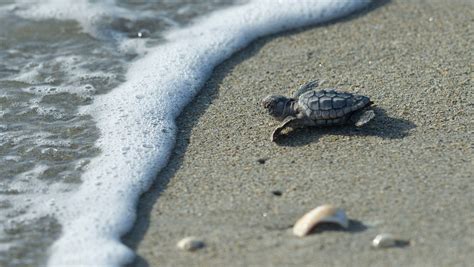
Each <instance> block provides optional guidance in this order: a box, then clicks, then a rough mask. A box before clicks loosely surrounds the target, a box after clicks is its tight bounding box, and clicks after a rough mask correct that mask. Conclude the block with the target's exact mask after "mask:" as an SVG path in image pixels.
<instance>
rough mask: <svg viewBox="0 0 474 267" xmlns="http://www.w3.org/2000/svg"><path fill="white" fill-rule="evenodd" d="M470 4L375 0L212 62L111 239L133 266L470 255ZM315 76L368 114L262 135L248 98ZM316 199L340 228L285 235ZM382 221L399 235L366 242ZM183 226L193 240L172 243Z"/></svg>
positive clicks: (473, 107)
mask: <svg viewBox="0 0 474 267" xmlns="http://www.w3.org/2000/svg"><path fill="white" fill-rule="evenodd" d="M473 10H474V1H466V0H456V1H449V2H448V1H442V0H435V1H421V0H420V1H382V3H381V2H379V4H378V5H375V6H373V8H372V9H371V10H368V11H367V12H362V13H359V14H357V15H353V16H351V17H349V18H346V19H343V20H340V21H337V22H334V23H330V24H327V25H322V26H318V27H311V28H306V29H301V30H298V31H293V32H289V33H285V34H281V35H276V36H271V37H268V38H264V39H260V40H258V41H256V42H254V43H253V44H252V45H250V46H249V47H247V48H246V49H244V50H243V51H241V52H239V53H237V54H236V55H234V56H233V57H232V58H230V59H229V60H227V61H225V62H224V63H222V64H221V65H220V66H218V67H217V68H216V70H215V72H214V74H213V75H212V77H211V78H210V80H209V81H208V82H207V83H206V85H205V86H204V88H203V89H202V91H201V93H200V94H199V95H198V96H197V97H196V98H195V100H194V101H193V102H192V103H191V104H190V105H189V106H188V107H187V108H186V109H185V110H184V112H183V113H182V115H181V116H180V117H179V120H178V122H177V123H178V126H179V129H180V130H179V134H178V136H177V144H176V149H175V152H174V153H173V155H172V157H171V159H170V162H169V164H168V166H167V167H166V168H165V169H164V170H163V171H162V172H161V173H159V175H158V177H157V181H156V183H155V184H154V185H153V186H152V187H151V189H150V191H149V192H148V193H146V194H145V195H143V197H142V199H141V201H140V204H139V212H138V216H139V219H138V221H137V223H136V225H135V228H134V229H133V230H132V231H131V233H129V234H128V235H127V236H126V237H124V240H125V242H126V244H128V245H129V246H130V247H132V248H134V249H136V251H137V254H138V255H139V257H138V258H137V260H136V262H134V263H133V266H469V265H470V264H472V262H474V253H473V251H474V227H473V226H474V157H473V142H474V123H473V118H474V97H473V96H474V90H473V88H472V82H471V80H472V75H473V74H472V68H473V65H472V62H473V54H472V53H473V52H472V51H473V36H474V30H473V28H474V26H473V25H474V20H473V18H474V12H473ZM314 78H319V79H324V80H326V82H325V83H324V84H323V87H335V88H338V89H341V90H346V91H350V92H358V93H360V94H364V95H368V96H370V97H371V99H372V100H373V101H374V102H375V104H376V105H377V107H376V116H377V117H376V118H375V120H374V121H372V122H371V123H370V124H369V125H367V126H366V127H364V128H361V129H355V128H354V127H350V126H348V127H338V128H327V129H316V128H313V129H302V130H295V131H292V132H290V133H288V135H287V136H285V137H284V138H282V139H281V140H280V141H279V142H278V143H272V142H270V140H269V138H270V133H271V131H272V129H273V128H274V127H275V126H276V125H277V124H278V122H277V121H275V120H273V119H272V118H271V117H269V116H268V115H266V114H265V112H264V111H263V109H262V108H261V107H260V105H259V103H260V100H261V99H262V98H263V97H265V96H266V95H268V94H282V95H291V94H292V93H293V92H294V91H295V90H296V88H298V86H300V85H301V84H303V83H305V82H306V81H308V80H311V79H314ZM277 191H278V192H280V193H281V194H279V193H275V192H277ZM324 203H332V204H334V205H337V206H340V207H342V208H344V209H345V210H346V212H347V214H348V216H349V217H350V219H351V222H350V227H349V229H348V230H346V231H342V230H338V229H328V231H323V232H319V233H315V234H313V235H311V236H308V237H306V238H298V237H296V236H293V235H292V234H291V226H292V224H293V223H294V222H295V221H296V220H297V219H298V218H299V217H300V216H301V215H303V214H304V213H305V212H306V211H308V210H310V209H312V208H314V207H316V206H318V205H321V204H324ZM381 232H390V233H393V234H395V235H397V236H399V237H401V238H404V239H407V240H410V245H408V246H405V247H398V248H391V249H383V250H375V249H372V248H371V247H370V243H371V240H372V239H373V238H374V237H375V235H377V234H378V233H381ZM190 235H192V236H199V237H202V238H203V240H204V241H205V242H206V247H205V248H204V249H201V250H198V251H196V252H184V251H180V250H178V249H177V248H176V243H177V242H178V241H179V240H180V239H182V238H184V237H186V236H190Z"/></svg>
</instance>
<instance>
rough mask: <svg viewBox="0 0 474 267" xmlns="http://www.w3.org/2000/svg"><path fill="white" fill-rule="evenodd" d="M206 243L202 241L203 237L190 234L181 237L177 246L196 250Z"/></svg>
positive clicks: (187, 249)
mask: <svg viewBox="0 0 474 267" xmlns="http://www.w3.org/2000/svg"><path fill="white" fill-rule="evenodd" d="M204 245H205V244H204V241H202V240H201V239H199V238H197V237H194V236H189V237H185V238H183V239H181V240H180V241H179V242H178V244H177V247H178V248H180V249H182V250H186V251H195V250H198V249H200V248H203V247H204Z"/></svg>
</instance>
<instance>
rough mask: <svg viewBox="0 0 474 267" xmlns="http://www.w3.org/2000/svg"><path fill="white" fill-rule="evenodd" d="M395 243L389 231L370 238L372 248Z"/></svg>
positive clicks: (387, 246)
mask: <svg viewBox="0 0 474 267" xmlns="http://www.w3.org/2000/svg"><path fill="white" fill-rule="evenodd" d="M396 245H397V239H396V238H395V237H394V236H393V235H392V234H389V233H382V234H378V235H377V236H376V237H375V238H374V240H372V246H373V247H374V248H389V247H394V246H396Z"/></svg>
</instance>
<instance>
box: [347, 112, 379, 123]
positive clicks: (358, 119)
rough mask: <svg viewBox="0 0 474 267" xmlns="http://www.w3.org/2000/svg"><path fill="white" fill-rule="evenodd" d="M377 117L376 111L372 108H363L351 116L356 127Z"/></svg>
mask: <svg viewBox="0 0 474 267" xmlns="http://www.w3.org/2000/svg"><path fill="white" fill-rule="evenodd" d="M374 117H375V112H374V111H373V110H371V109H369V110H361V111H358V112H356V113H354V114H353V115H352V116H351V121H352V122H354V125H355V126H356V127H362V126H364V125H366V124H367V123H368V122H369V121H370V120H372V119H373V118H374Z"/></svg>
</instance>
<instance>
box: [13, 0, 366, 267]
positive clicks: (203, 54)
mask: <svg viewBox="0 0 474 267" xmlns="http://www.w3.org/2000/svg"><path fill="white" fill-rule="evenodd" d="M109 2H110V1H107V2H106V3H109ZM368 2H369V1H368V0H367V1H366V0H359V1H354V0H338V1H330V0H304V1H274V0H262V1H251V2H249V3H247V4H243V5H239V6H235V7H232V8H228V9H225V10H221V11H218V12H215V13H213V14H211V15H210V16H208V17H206V18H202V19H200V20H199V21H197V22H196V23H195V24H194V25H192V26H190V27H187V28H184V29H181V30H175V31H172V32H169V33H167V34H166V35H165V39H166V40H167V42H166V43H164V44H162V45H160V46H157V47H155V48H150V49H148V52H147V54H146V55H144V56H142V57H141V58H140V59H138V60H136V61H135V62H134V63H132V64H131V66H130V69H129V71H128V74H127V81H126V82H125V83H123V84H122V85H120V86H119V87H117V88H115V89H114V90H112V91H111V92H110V93H108V94H107V95H103V96H100V97H98V98H96V100H95V102H94V103H93V104H92V105H90V106H87V107H84V108H83V109H82V112H83V113H87V114H90V115H92V116H93V117H94V118H95V119H96V121H97V126H98V128H99V129H100V130H101V133H102V135H101V137H100V139H99V141H98V142H97V145H98V146H99V147H100V148H101V150H102V151H103V153H102V154H101V155H100V156H98V157H96V158H94V159H93V160H92V161H91V163H90V165H89V166H88V168H87V171H86V172H85V173H84V175H83V177H82V180H83V184H82V185H81V187H80V189H79V191H77V192H76V193H75V194H74V195H73V196H72V197H69V198H68V199H67V200H66V201H65V204H64V205H65V206H64V208H62V209H61V212H60V213H58V214H59V215H58V216H59V220H60V222H61V224H62V225H63V233H62V236H61V238H60V239H59V240H58V241H56V242H55V244H54V245H53V247H52V249H51V252H52V255H51V258H50V260H49V265H51V266H67V265H74V266H91V265H95V266H118V265H123V264H125V263H127V262H130V261H131V260H132V259H133V256H134V253H133V251H132V250H130V249H129V248H127V247H126V246H125V245H123V244H121V243H120V237H121V236H122V235H123V234H125V233H126V232H127V231H128V230H129V229H130V228H131V227H132V225H133V222H134V220H135V216H136V212H135V209H136V204H137V201H138V198H139V196H140V194H142V193H143V192H144V191H146V190H147V189H148V187H149V186H150V184H151V182H152V181H153V178H154V177H155V176H156V174H157V173H158V171H159V170H160V169H161V168H163V167H164V166H165V164H166V162H167V160H168V157H169V155H170V152H171V149H172V148H173V146H174V142H175V134H176V125H175V119H176V117H177V116H178V115H179V113H180V112H181V110H182V109H183V107H184V106H185V105H186V104H188V103H189V102H190V100H191V99H192V98H193V97H194V96H195V95H196V93H197V92H198V91H199V89H200V88H201V86H202V85H203V83H204V82H205V81H206V79H207V78H208V77H209V75H210V74H211V71H212V69H213V68H214V67H215V66H216V65H217V64H219V63H220V62H222V61H223V60H225V59H226V58H228V57H229V56H230V55H231V54H232V53H234V52H236V51H238V50H239V49H241V48H242V47H244V46H246V45H247V44H248V43H249V42H251V41H252V40H254V39H256V38H258V37H261V36H264V35H268V34H271V33H275V32H279V31H282V30H286V29H291V28H295V27H300V26H304V25H310V24H314V23H320V22H324V21H327V20H329V19H333V18H336V17H340V16H343V15H346V14H348V13H349V12H352V11H354V10H356V9H358V8H361V7H363V6H364V5H366V4H367V3H368ZM46 3H47V4H46V5H40V6H38V7H37V8H36V9H34V10H31V9H29V10H30V11H28V12H27V11H20V12H23V13H21V14H23V15H24V16H29V17H36V18H38V19H40V18H43V17H51V16H55V17H56V18H58V19H76V20H78V21H80V22H81V24H82V26H83V27H84V28H85V29H86V30H89V31H91V32H93V29H92V28H93V27H92V26H91V25H92V24H93V23H94V21H95V20H97V17H100V16H103V14H110V13H107V12H109V11H108V10H107V9H104V8H101V7H100V6H98V5H99V4H91V3H89V2H85V1H77V3H76V1H63V0H50V1H48V2H46ZM72 3H75V8H72V7H70V4H72ZM93 10H95V11H93ZM113 12H119V13H120V12H121V11H120V10H115V11H113ZM45 14H46V15H45ZM124 47H127V44H125V45H124ZM99 177H100V178H99ZM98 185H99V186H98Z"/></svg>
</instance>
